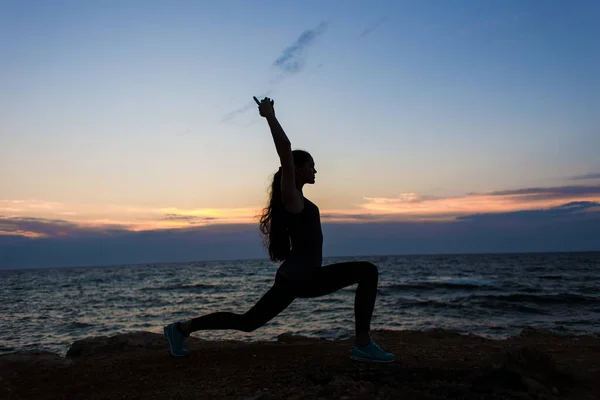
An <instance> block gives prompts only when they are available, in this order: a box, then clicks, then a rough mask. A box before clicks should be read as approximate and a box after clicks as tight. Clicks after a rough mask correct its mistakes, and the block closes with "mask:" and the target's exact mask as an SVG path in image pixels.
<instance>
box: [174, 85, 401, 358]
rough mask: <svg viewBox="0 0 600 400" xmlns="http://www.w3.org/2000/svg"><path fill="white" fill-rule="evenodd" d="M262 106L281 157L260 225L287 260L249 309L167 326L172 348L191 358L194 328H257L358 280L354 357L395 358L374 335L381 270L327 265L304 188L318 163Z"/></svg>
mask: <svg viewBox="0 0 600 400" xmlns="http://www.w3.org/2000/svg"><path fill="white" fill-rule="evenodd" d="M254 100H255V101H256V103H257V104H258V110H259V113H260V115H261V116H262V117H264V118H265V119H266V120H267V122H268V123H269V127H270V129H271V134H272V136H273V141H274V142H275V148H276V149H277V154H278V155H279V159H280V161H281V167H279V171H277V173H275V176H274V178H273V184H272V186H271V193H270V199H269V205H268V207H267V208H265V209H264V211H263V215H262V217H261V220H260V229H261V232H262V234H263V236H264V238H265V242H266V245H267V247H268V249H269V256H270V258H271V260H272V261H283V263H282V264H281V266H280V267H279V269H278V270H277V274H276V276H275V282H274V284H273V286H272V287H271V288H270V289H269V290H268V291H267V292H266V293H265V294H264V295H263V296H262V298H261V299H260V300H259V301H258V302H257V303H256V304H255V305H254V306H253V307H252V308H251V309H250V310H248V311H247V312H246V313H244V314H235V313H231V312H215V313H212V314H208V315H204V316H201V317H197V318H193V319H191V320H188V321H183V322H175V323H172V324H170V325H167V326H165V327H164V333H165V337H166V338H167V341H168V343H169V351H170V352H171V354H172V355H173V356H186V355H187V354H188V350H187V349H186V348H185V347H184V341H185V339H186V338H187V337H188V336H189V335H190V333H192V332H196V331H200V330H209V329H234V330H238V331H243V332H252V331H254V330H255V329H258V328H260V327H261V326H263V325H265V324H266V323H267V322H269V321H270V320H271V319H273V318H274V317H275V316H276V315H277V314H279V313H280V312H282V311H283V310H285V309H286V307H288V306H289V305H290V304H291V303H292V301H294V299H296V298H297V297H301V298H307V297H319V296H324V295H327V294H330V293H333V292H335V291H338V290H340V289H342V288H344V287H347V286H350V285H354V284H358V286H357V288H356V298H355V300H354V317H355V329H356V337H355V344H354V346H352V351H351V356H350V358H351V359H353V360H358V361H369V362H390V361H394V360H395V356H394V355H393V354H391V353H388V352H385V351H384V350H382V349H381V348H380V347H379V346H378V345H377V344H375V342H374V341H373V340H372V339H371V338H370V337H369V330H370V323H371V315H372V314H373V307H374V305H375V297H376V295H377V283H378V271H377V267H376V266H375V265H373V264H371V263H369V262H364V261H356V262H345V263H338V264H332V265H325V266H322V265H321V263H322V247H323V234H322V232H321V220H320V215H319V209H318V208H317V206H316V205H315V204H313V203H312V202H311V201H310V200H308V199H307V198H306V197H304V195H303V193H302V189H303V188H304V185H306V184H313V183H315V174H316V173H317V171H316V170H315V162H314V160H313V158H312V157H311V156H310V154H308V153H307V152H305V151H302V150H294V151H292V147H291V143H290V141H289V139H288V138H287V136H286V134H285V132H284V131H283V128H282V127H281V125H280V124H279V122H278V121H277V118H276V117H275V110H274V107H273V104H274V102H273V100H271V99H269V98H267V97H265V98H264V99H263V100H261V101H258V99H257V98H256V97H255V98H254Z"/></svg>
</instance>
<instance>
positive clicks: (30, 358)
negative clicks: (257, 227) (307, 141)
mask: <svg viewBox="0 0 600 400" xmlns="http://www.w3.org/2000/svg"><path fill="white" fill-rule="evenodd" d="M373 337H374V338H375V340H376V341H377V342H378V343H379V344H380V345H381V346H382V347H384V348H385V349H387V350H389V351H392V352H394V353H395V354H396V355H397V357H398V360H397V361H396V362H394V363H392V364H364V363H356V362H353V361H351V360H349V358H348V356H349V349H350V345H351V342H350V341H348V340H340V341H330V340H323V339H311V338H306V337H301V336H294V335H289V334H282V335H280V336H279V337H278V340H277V341H270V342H253V343H244V342H235V341H207V340H201V339H198V338H191V339H190V340H189V343H188V347H189V348H190V350H191V354H190V356H189V357H187V358H184V359H180V358H172V357H171V356H169V355H168V353H167V350H166V344H165V342H164V339H163V337H162V335H159V334H156V333H150V332H136V333H131V334H122V335H116V336H113V337H95V338H88V339H84V340H80V341H77V342H75V343H73V345H72V346H71V348H70V349H69V352H68V355H67V357H66V358H62V357H60V356H58V355H56V354H52V353H48V352H19V353H12V354H5V355H0V398H2V399H57V398H69V399H71V398H72V399H125V398H127V399H135V398H143V399H165V398H166V399H192V398H193V399H204V398H210V399H214V398H233V399H246V400H250V399H254V400H259V399H260V400H274V399H319V398H321V399H399V398H402V399H420V400H423V399H478V400H479V399H490V400H495V399H573V400H587V399H590V400H592V399H600V370H599V364H600V337H598V336H597V335H590V336H559V335H555V334H553V333H551V332H548V331H538V330H536V329H533V328H526V329H524V330H523V332H522V333H521V335H519V336H516V337H513V338H509V339H506V340H489V339H485V338H482V337H479V336H475V335H459V334H457V333H454V332H448V331H444V330H439V329H436V330H431V331H424V332H414V331H375V332H373Z"/></svg>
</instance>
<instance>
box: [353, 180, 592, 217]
mask: <svg viewBox="0 0 600 400" xmlns="http://www.w3.org/2000/svg"><path fill="white" fill-rule="evenodd" d="M364 200H365V203H363V204H361V205H360V208H361V209H362V211H361V213H364V212H367V213H369V214H372V215H390V216H395V218H399V217H402V218H405V219H414V218H433V217H439V218H451V217H459V216H464V215H469V214H477V213H503V212H513V211H523V210H536V209H545V208H550V207H556V206H558V205H561V204H564V203H568V202H574V201H600V185H595V186H561V187H548V188H524V189H515V190H505V191H494V192H488V193H468V194H466V195H464V196H454V197H424V196H420V195H418V194H415V193H408V194H402V195H400V196H398V197H396V198H371V197H365V199H364Z"/></svg>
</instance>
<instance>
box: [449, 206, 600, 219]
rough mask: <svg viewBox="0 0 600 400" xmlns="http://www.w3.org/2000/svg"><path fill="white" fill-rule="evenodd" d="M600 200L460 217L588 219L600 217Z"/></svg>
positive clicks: (462, 217)
mask: <svg viewBox="0 0 600 400" xmlns="http://www.w3.org/2000/svg"><path fill="white" fill-rule="evenodd" d="M598 211H600V202H594V201H574V202H571V203H566V204H562V205H560V206H556V207H551V208H548V209H544V210H523V211H513V212H506V213H495V214H472V215H466V216H461V217H458V220H460V221H490V220H494V221H512V220H515V221H519V222H522V223H529V222H533V221H556V219H558V218H566V217H568V218H571V219H572V220H575V218H582V219H588V218H590V214H589V213H588V212H592V213H594V215H592V216H591V217H596V218H600V212H598Z"/></svg>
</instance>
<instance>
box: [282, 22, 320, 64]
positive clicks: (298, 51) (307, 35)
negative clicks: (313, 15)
mask: <svg viewBox="0 0 600 400" xmlns="http://www.w3.org/2000/svg"><path fill="white" fill-rule="evenodd" d="M326 30H327V23H325V22H321V23H320V24H319V26H317V27H316V28H315V29H307V30H305V31H304V32H302V33H301V34H300V36H299V37H298V39H296V41H295V42H294V43H292V44H291V45H290V46H288V47H286V48H285V49H284V50H283V52H282V53H281V55H280V56H279V57H277V59H276V60H275V61H274V62H273V66H275V67H277V68H279V69H280V70H282V71H283V72H284V73H286V74H297V73H298V72H300V71H302V70H303V69H304V65H305V60H304V57H305V49H306V48H307V47H309V46H310V45H312V44H313V43H314V42H315V40H316V39H317V37H319V36H320V35H322V34H323V33H324V32H325V31H326Z"/></svg>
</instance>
